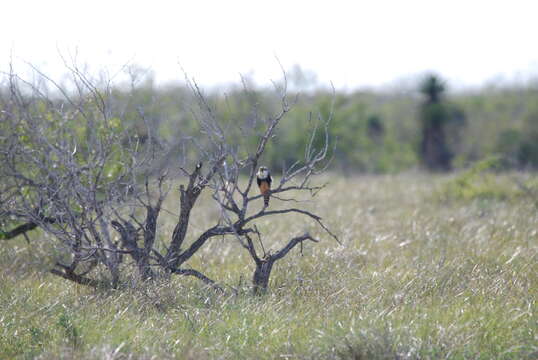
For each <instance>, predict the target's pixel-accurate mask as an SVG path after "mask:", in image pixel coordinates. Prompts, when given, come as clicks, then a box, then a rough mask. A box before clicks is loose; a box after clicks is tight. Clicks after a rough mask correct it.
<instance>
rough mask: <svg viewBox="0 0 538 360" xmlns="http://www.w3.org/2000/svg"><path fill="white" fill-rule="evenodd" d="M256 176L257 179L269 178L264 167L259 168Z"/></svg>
mask: <svg viewBox="0 0 538 360" xmlns="http://www.w3.org/2000/svg"><path fill="white" fill-rule="evenodd" d="M256 176H257V177H258V179H266V178H267V177H268V176H269V169H268V168H267V167H266V166H260V168H259V169H258V172H257V173H256Z"/></svg>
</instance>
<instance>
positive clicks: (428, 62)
mask: <svg viewBox="0 0 538 360" xmlns="http://www.w3.org/2000/svg"><path fill="white" fill-rule="evenodd" d="M537 14H538V1H536V0H534V1H533V0H529V1H521V0H510V1H496V0H489V1H482V0H466V1H459V0H457V1H455V0H452V1H449V0H443V1H436V0H429V1H428V0H424V1H422V0H393V1H388V0H369V1H340V0H331V1H314V0H311V1H292V0H289V1H280V0H272V1H263V2H261V1H255V0H250V1H246V0H245V1H243V0H222V1H194V0H192V1H164V0H152V1H136V0H130V1H123V0H122V1H114V0H105V1H101V0H92V1H87V0H85V1H79V0H70V1H59V0H46V1H43V0H35V1H31V0H4V1H3V2H2V5H1V7H0V70H7V68H8V63H9V61H10V57H11V56H12V58H13V62H14V63H15V64H16V71H18V72H20V71H23V70H24V69H25V68H24V66H22V65H20V64H21V63H22V61H26V62H30V63H32V64H34V65H37V66H38V67H39V68H40V69H42V70H43V71H45V72H46V73H47V74H51V75H52V76H53V77H55V78H57V77H59V76H60V74H61V73H63V72H64V71H65V70H64V68H63V66H62V61H61V59H60V56H59V55H58V51H60V52H62V53H63V54H64V55H65V56H69V54H70V53H71V54H74V53H75V52H77V51H78V57H77V59H78V62H79V63H81V64H83V63H87V64H89V66H90V67H91V69H94V70H103V69H107V70H108V71H109V72H110V73H115V72H116V71H117V70H118V69H119V68H120V67H121V65H123V64H125V63H127V62H129V63H134V64H139V65H141V66H142V67H146V68H151V69H152V70H153V71H154V73H155V75H156V78H157V80H158V81H168V80H173V79H178V80H181V79H182V78H183V74H182V72H181V69H180V66H179V64H180V63H181V65H182V66H183V68H184V69H185V70H186V71H187V73H188V74H189V75H191V76H192V77H194V78H196V80H197V81H198V82H200V83H201V84H202V85H205V86H211V85H215V84H222V83H227V82H238V80H239V75H238V74H239V73H242V74H250V75H252V76H253V77H254V78H255V79H256V81H257V82H259V83H267V82H268V81H269V80H270V79H277V78H279V72H280V70H279V65H278V63H277V61H276V60H275V56H278V58H279V59H280V61H281V62H282V64H283V66H284V67H285V68H287V69H289V68H291V67H292V66H293V65H295V64H298V65H300V66H301V67H302V68H303V69H305V70H309V71H313V72H315V73H316V74H317V75H318V80H319V82H320V83H328V82H329V81H333V83H334V84H335V86H336V87H337V88H343V89H353V88H356V87H363V86H381V85H386V84H390V83H394V81H397V80H398V79H405V78H408V77H409V76H412V75H416V74H418V73H421V72H424V71H427V70H435V71H438V72H439V73H441V75H443V76H444V77H445V78H447V79H448V80H449V81H450V83H451V84H455V85H456V86H477V85H480V84H483V83H484V82H485V81H488V80H491V79H492V78H498V77H499V76H501V77H504V78H507V79H511V80H514V79H518V78H519V79H521V78H527V77H535V78H536V77H537V76H538V42H537V39H538V18H537Z"/></svg>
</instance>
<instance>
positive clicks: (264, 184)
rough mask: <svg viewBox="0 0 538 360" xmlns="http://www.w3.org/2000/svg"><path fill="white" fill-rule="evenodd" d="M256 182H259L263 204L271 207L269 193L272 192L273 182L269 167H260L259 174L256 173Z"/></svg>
mask: <svg viewBox="0 0 538 360" xmlns="http://www.w3.org/2000/svg"><path fill="white" fill-rule="evenodd" d="M256 181H257V182H258V187H259V188H260V193H261V194H262V195H263V203H264V205H265V206H266V207H267V206H269V192H270V191H271V181H273V179H271V174H270V173H269V169H267V167H265V166H260V168H259V169H258V172H257V173H256Z"/></svg>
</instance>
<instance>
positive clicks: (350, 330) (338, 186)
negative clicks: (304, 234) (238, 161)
mask: <svg viewBox="0 0 538 360" xmlns="http://www.w3.org/2000/svg"><path fill="white" fill-rule="evenodd" d="M489 165H490V164H482V165H480V166H478V167H477V168H476V169H475V170H473V172H472V173H471V175H469V174H467V173H465V174H463V175H457V176H456V177H455V178H454V176H446V175H443V176H440V175H436V176H426V175H421V174H402V175H397V176H366V177H354V178H348V179H344V178H342V177H339V176H336V175H335V176H331V178H330V185H329V186H328V187H327V188H326V189H325V190H324V191H323V192H321V193H320V194H319V195H318V197H316V199H317V200H316V201H315V202H313V203H310V204H309V205H308V207H309V208H311V209H312V210H315V211H317V212H318V213H319V214H320V215H322V216H323V217H324V220H325V221H326V222H327V224H328V225H329V226H331V228H333V229H337V230H338V234H339V236H340V239H341V240H342V242H343V244H342V246H338V245H337V244H336V243H335V242H334V241H331V240H330V238H329V237H328V236H325V235H323V233H322V232H321V231H319V232H317V233H313V234H315V235H316V236H317V237H319V238H321V239H322V240H323V241H322V242H320V243H318V244H312V243H308V244H305V246H304V248H303V249H302V251H303V252H304V254H305V256H297V257H288V258H286V259H283V260H282V262H280V263H278V264H277V265H276V266H275V269H274V274H273V277H272V284H271V288H270V291H269V293H268V294H267V295H265V296H261V297H259V296H258V297H253V296H252V295H251V292H250V291H249V290H250V289H248V287H247V286H248V281H246V279H245V276H250V274H252V270H253V269H252V263H251V262H250V259H249V257H248V254H246V252H245V251H244V250H243V249H241V248H240V246H239V245H238V244H237V241H234V240H233V239H232V238H227V237H226V238H222V239H215V240H213V241H212V242H211V243H210V244H208V246H206V247H205V248H204V249H203V250H202V251H201V252H199V253H198V254H197V255H196V256H194V257H193V258H192V259H191V260H190V265H191V266H193V267H199V266H200V264H202V263H203V264H207V265H208V266H207V269H208V270H209V271H210V272H209V274H208V275H210V276H211V277H212V278H214V279H216V280H218V281H219V282H220V283H223V284H228V285H230V286H234V287H237V288H238V289H239V294H238V295H231V296H227V297H226V296H225V297H223V296H219V295H217V294H216V293H214V292H213V291H212V290H210V289H207V288H203V287H202V283H201V282H199V281H197V280H189V279H186V278H173V279H172V280H171V282H162V283H161V282H156V283H153V284H148V285H144V284H139V283H136V282H134V279H135V274H134V273H135V269H134V266H133V271H132V272H131V273H133V279H130V278H126V279H123V281H124V282H125V287H124V288H121V289H119V290H106V291H105V290H92V289H90V288H87V287H83V286H77V285H75V284H73V283H71V282H67V281H64V280H62V279H59V278H57V277H54V276H53V275H50V274H47V273H46V271H45V270H46V269H47V268H48V266H50V264H48V263H47V261H48V260H46V259H47V257H44V254H48V253H49V251H50V249H47V248H46V246H47V245H46V244H47V242H45V241H41V240H42V239H43V236H45V235H43V234H42V233H39V232H34V233H32V234H31V239H30V240H31V245H28V244H27V243H26V242H25V241H24V239H17V240H11V241H9V242H4V243H3V244H2V246H1V247H0V263H1V264H2V267H1V268H0V358H2V359H12V358H21V359H24V358H35V357H39V358H42V359H57V358H82V359H94V358H108V359H123V358H135V359H136V358H151V357H152V356H154V357H157V358H165V359H166V358H180V359H181V358H185V359H189V358H190V359H200V358H201V359H204V358H228V359H237V358H259V359H274V358H304V359H307V358H308V359H310V358H342V359H396V358H400V359H408V358H409V359H416V358H421V359H428V358H430V359H439V358H451V359H529V360H530V359H535V358H536V357H537V356H538V346H537V345H536V344H537V338H536V336H537V333H538V313H537V303H536V301H537V299H536V294H538V261H537V250H538V234H537V229H538V213H537V211H536V207H535V203H534V202H533V201H532V199H531V198H530V197H529V196H512V195H513V193H511V192H509V193H507V194H506V196H493V197H488V198H487V201H484V199H482V198H480V197H476V196H463V197H460V198H458V201H445V200H441V201H430V200H431V199H432V197H433V196H437V195H436V194H438V191H439V189H442V188H443V187H444V186H446V184H447V183H450V182H452V183H454V181H456V182H458V181H459V180H454V179H458V176H462V178H463V179H465V183H467V182H471V180H469V178H473V179H474V177H475V174H484V173H485V172H484V171H485V170H484V168H489ZM476 176H478V175H476ZM496 178H498V179H499V180H500V181H502V182H503V183H504V181H505V180H507V179H508V180H509V179H516V180H518V181H520V182H522V183H526V184H530V181H532V180H533V179H529V178H528V177H527V176H523V175H519V174H516V173H513V174H505V175H496ZM277 181H278V179H277ZM473 181H474V180H473ZM534 181H535V179H534ZM471 183H472V182H471ZM506 183H509V182H508V181H507V182H506ZM167 201H168V203H167V204H165V208H167V209H173V208H174V204H175V203H176V202H177V201H178V199H177V195H176V197H173V198H170V199H168V200H167ZM202 202H203V204H201V205H202V206H200V207H199V208H197V209H195V210H194V211H193V214H192V217H193V229H192V230H191V231H193V232H196V231H197V230H196V229H199V228H204V226H205V225H206V223H211V221H212V220H214V218H215V217H218V211H216V210H215V209H214V208H213V206H212V205H211V201H210V199H209V198H205V199H202ZM284 205H285V204H284V203H282V202H279V201H278V200H277V199H273V200H272V202H271V207H273V208H279V207H282V206H284ZM299 220H300V218H298V217H295V216H287V217H286V218H283V219H279V220H278V221H274V222H272V221H271V219H264V221H263V222H261V223H260V224H259V226H260V228H261V229H262V228H265V229H271V231H270V235H269V237H268V238H267V244H271V247H272V248H277V247H278V245H281V244H282V243H283V242H285V241H286V240H287V239H289V237H290V233H289V232H290V230H289V229H290V228H291V227H292V226H293V224H294V223H296V222H297V221H299ZM162 221H163V224H162V225H163V229H164V230H163V231H166V230H169V231H170V232H171V231H172V228H173V226H174V222H173V216H172V215H170V218H163V219H162ZM305 227H306V228H309V229H311V230H312V231H315V227H314V226H313V225H312V226H310V225H309V224H308V223H305ZM262 230H264V229H262ZM30 249H31V250H30ZM216 249H218V251H215V250H216ZM294 251H295V252H297V253H298V252H299V251H300V249H299V248H297V249H295V250H294ZM223 253H227V254H231V255H230V256H227V257H225V258H224V259H226V262H225V263H220V262H222V259H223V257H222V256H220V254H223ZM214 263H219V266H218V267H217V266H211V265H212V264H214ZM211 271H213V272H211ZM247 280H248V279H247Z"/></svg>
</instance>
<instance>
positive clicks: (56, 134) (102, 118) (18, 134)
mask: <svg viewBox="0 0 538 360" xmlns="http://www.w3.org/2000/svg"><path fill="white" fill-rule="evenodd" d="M66 64H67V66H68V67H69V70H70V73H71V75H72V85H73V86H72V89H71V90H69V91H68V90H66V89H65V88H64V87H62V86H60V85H59V84H58V83H56V82H55V81H54V80H52V79H50V78H48V77H47V76H46V75H45V74H42V73H40V72H39V70H37V69H35V71H36V72H37V73H38V74H39V76H40V78H41V79H43V80H45V81H44V82H43V83H44V84H48V86H51V87H52V88H53V89H54V90H55V92H56V93H57V94H59V96H57V97H56V98H53V97H52V96H51V95H49V93H50V91H49V90H48V89H47V88H46V87H44V85H43V83H42V84H40V85H39V86H38V85H36V84H35V83H29V82H26V81H24V80H23V79H21V78H20V77H18V76H17V75H16V74H15V73H14V72H13V71H11V72H10V73H7V74H4V75H5V82H6V84H7V86H5V87H4V88H5V89H6V91H5V92H3V93H2V95H1V99H0V101H1V106H2V112H1V114H0V120H1V123H0V129H1V130H2V131H1V134H2V135H0V158H1V162H2V164H3V166H2V169H1V170H0V176H1V177H2V183H1V184H0V187H1V188H0V190H1V191H0V202H1V204H2V205H1V207H0V225H2V228H5V226H7V224H8V223H9V224H15V225H16V226H14V228H12V229H11V230H9V231H7V230H5V231H3V232H2V233H1V234H0V236H1V237H2V238H3V239H11V238H14V237H16V236H19V235H24V236H26V233H27V232H28V231H30V230H32V229H35V228H40V229H42V230H43V232H44V233H45V234H47V235H48V236H49V237H50V238H52V239H54V240H56V241H57V243H58V244H59V245H60V246H61V248H62V250H63V251H62V252H61V254H62V255H61V256H58V259H57V261H56V265H55V267H54V268H53V269H51V270H50V272H51V273H52V274H54V275H57V276H60V277H63V278H65V279H68V280H71V281H75V282H77V283H80V284H84V285H89V286H108V285H112V286H114V287H115V286H118V285H119V283H120V275H121V273H120V272H121V269H122V268H123V267H124V265H122V264H124V263H125V259H126V258H129V259H131V260H132V261H133V262H134V264H135V265H136V267H137V269H138V273H139V276H140V277H141V278H142V279H151V278H154V277H156V276H160V275H159V274H161V273H168V274H177V275H185V276H194V277H196V278H198V279H200V280H202V281H203V282H204V283H206V284H208V285H210V286H212V287H214V288H216V289H218V290H221V291H224V290H223V288H222V287H221V286H219V285H217V284H216V283H215V281H213V280H212V279H209V278H208V277H207V276H205V275H204V274H203V272H201V271H199V270H195V269H192V268H189V267H187V266H186V264H187V262H188V261H189V260H190V259H191V258H192V257H193V256H194V255H195V254H196V253H197V252H198V251H199V250H200V249H201V248H202V247H203V246H204V245H205V244H206V243H207V242H208V241H209V240H211V239H213V238H215V237H221V236H228V237H231V238H232V239H236V240H237V241H238V242H239V243H240V244H241V246H242V247H244V248H245V249H246V250H247V251H248V254H249V255H250V256H251V258H252V260H253V261H254V263H255V266H256V270H255V272H254V275H253V280H252V281H253V286H254V291H255V292H256V293H259V292H261V291H264V290H265V289H266V288H267V286H268V283H269V277H270V274H271V270H272V267H273V265H274V263H275V262H276V261H277V260H279V259H282V258H283V257H285V256H286V255H288V254H289V253H290V251H291V250H292V249H293V248H294V247H295V246H297V245H299V244H302V243H303V242H304V241H307V240H310V241H314V242H317V241H318V240H317V239H315V238H313V237H312V236H311V235H310V234H309V233H304V234H298V235H297V236H295V237H293V238H291V239H290V240H289V241H288V242H287V244H286V245H285V246H283V247H282V248H281V249H280V250H278V251H277V252H275V253H273V254H271V253H268V252H266V251H265V247H264V246H263V240H262V234H261V232H260V231H259V230H258V228H257V227H256V221H257V220H259V219H261V218H264V217H266V216H271V217H275V216H282V215H285V214H292V213H295V214H299V215H301V216H304V217H306V218H308V219H311V220H313V221H314V222H316V223H317V224H318V225H319V226H320V227H321V229H323V230H324V232H325V233H326V234H327V235H328V236H329V237H331V238H334V239H335V240H337V241H338V239H337V237H336V236H335V235H334V233H332V232H331V231H330V230H329V229H328V228H327V226H326V225H325V224H324V223H323V222H322V218H321V217H320V216H318V215H317V214H314V213H312V212H310V211H307V210H305V209H303V208H301V207H300V206H299V205H300V204H301V203H300V202H298V201H295V200H296V197H297V194H298V193H300V192H304V193H305V194H308V196H315V195H316V193H317V192H318V191H320V190H321V189H322V188H323V185H312V179H313V178H314V177H315V176H316V175H319V174H320V173H322V172H324V171H325V170H326V168H327V166H328V163H329V159H328V154H329V152H330V148H329V144H330V139H329V131H328V127H329V125H330V121H331V118H332V113H330V114H328V116H327V117H325V118H324V117H323V116H321V115H320V116H318V118H317V121H315V122H314V123H315V124H316V125H315V126H313V127H312V132H311V136H310V137H309V139H310V141H309V142H308V144H307V146H306V149H305V154H304V157H303V158H301V159H297V161H296V162H295V163H294V164H292V165H291V166H289V167H287V168H285V169H283V172H282V176H281V177H280V181H279V182H278V184H276V185H275V186H274V188H273V189H272V190H271V191H270V196H272V197H279V198H280V196H281V194H284V193H288V194H290V195H291V197H290V198H288V199H284V200H288V201H287V202H286V201H284V202H282V203H283V204H291V203H293V204H295V205H296V206H294V207H283V208H278V209H275V208H271V209H270V208H269V207H268V205H265V204H264V205H263V207H262V208H261V209H259V208H256V209H255V208H254V207H253V206H252V204H253V203H255V202H261V203H262V204H263V199H262V195H261V194H257V193H256V191H255V189H254V187H255V186H253V184H255V182H256V170H257V168H258V167H259V165H260V161H261V158H262V156H263V154H264V152H265V151H266V148H267V145H268V143H270V142H271V141H273V138H274V136H275V130H276V129H277V127H278V125H279V124H280V122H281V121H282V120H283V119H284V118H285V117H286V115H287V114H288V113H289V112H290V111H291V109H292V107H293V103H294V101H295V100H293V101H292V102H291V103H290V100H289V99H288V94H287V89H286V83H287V81H286V77H285V74H284V80H283V83H282V84H281V85H277V84H275V90H276V91H277V93H278V94H279V104H280V105H279V109H278V111H277V112H276V113H275V114H273V115H263V114H260V113H259V112H258V110H257V109H258V107H257V104H256V103H255V102H252V103H251V106H252V116H251V117H250V118H248V119H244V120H242V119H234V121H233V122H231V123H226V122H224V121H222V119H221V118H220V117H219V113H218V111H217V110H216V109H215V107H214V106H213V105H212V104H211V103H210V101H209V100H208V97H207V96H205V95H204V94H203V93H202V91H201V90H200V89H199V87H198V86H197V84H196V83H195V82H194V81H190V80H188V79H187V85H188V87H189V88H190V90H191V93H192V101H191V102H190V104H189V108H190V113H191V116H192V117H193V118H195V119H196V121H197V123H198V125H199V131H200V133H199V135H198V136H192V135H190V134H185V133H178V134H175V136H174V137H173V139H163V138H162V137H160V136H159V134H158V128H157V126H156V125H155V123H154V122H153V119H152V118H151V117H149V116H147V115H146V114H145V113H144V109H138V110H137V114H138V121H140V122H142V123H143V124H144V126H145V129H146V136H145V137H144V138H141V137H140V136H138V135H137V134H136V133H133V131H132V127H130V124H129V122H128V121H127V120H126V119H125V108H126V107H127V106H132V105H133V104H126V103H122V102H121V101H119V100H118V99H117V98H116V97H115V96H114V92H113V91H112V87H111V84H110V83H109V82H105V83H101V84H100V85H99V86H97V85H95V82H94V81H93V80H92V79H90V78H89V77H88V76H87V75H85V74H84V73H83V72H82V71H80V69H79V68H78V67H77V66H76V65H74V64H68V63H67V62H66ZM243 90H244V92H245V94H246V95H249V89H248V86H247V85H246V84H245V83H244V87H243ZM134 105H135V106H136V104H134ZM305 120H306V119H305ZM234 136H235V138H234ZM237 136H239V137H241V138H243V139H250V141H251V143H254V144H255V146H254V147H253V148H251V147H249V146H248V145H246V144H244V143H240V142H237V141H236V140H234V139H237ZM319 138H321V139H322V141H321V143H322V144H323V145H322V146H321V147H320V148H315V146H314V144H315V143H316V140H319ZM318 143H319V141H318ZM167 158H176V159H177V161H174V162H171V163H170V162H169V163H166V162H165V161H164V160H165V159H167ZM179 175H181V178H182V179H184V181H183V182H182V184H181V185H180V186H179V194H180V203H179V204H178V208H179V214H178V216H177V219H176V225H175V228H174V230H173V233H172V234H171V235H170V236H169V237H168V239H169V240H168V241H165V244H163V246H160V247H158V246H156V245H157V243H158V234H159V229H158V227H157V224H158V219H159V216H160V215H161V213H162V205H163V202H164V200H165V199H166V197H167V196H168V194H169V193H170V191H171V190H172V188H173V185H174V180H175V179H177V178H178V177H179ZM245 176H246V177H245ZM204 191H205V192H208V193H210V194H211V196H212V199H213V201H214V203H215V205H216V206H217V207H218V209H219V212H220V217H219V219H218V220H217V221H216V223H215V224H214V225H212V226H210V227H209V228H207V229H206V230H205V231H203V232H202V233H201V234H200V235H199V236H197V237H196V238H194V239H187V237H188V236H187V235H188V229H189V223H190V220H191V212H192V210H193V208H194V207H195V206H196V204H197V202H198V199H199V197H200V195H201V194H202V193H203V192H204ZM112 231H115V234H114V233H113V232H112ZM116 234H117V236H115V235H116ZM161 235H162V234H161ZM162 237H163V236H160V238H162ZM115 238H118V239H119V241H115V240H114V239H115ZM255 239H256V240H257V243H258V245H257V246H256V245H255ZM158 248H160V249H164V250H158ZM260 253H261V255H260ZM100 269H106V273H107V274H108V275H107V276H103V275H102V274H103V272H102V271H100ZM202 270H203V269H202Z"/></svg>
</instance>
